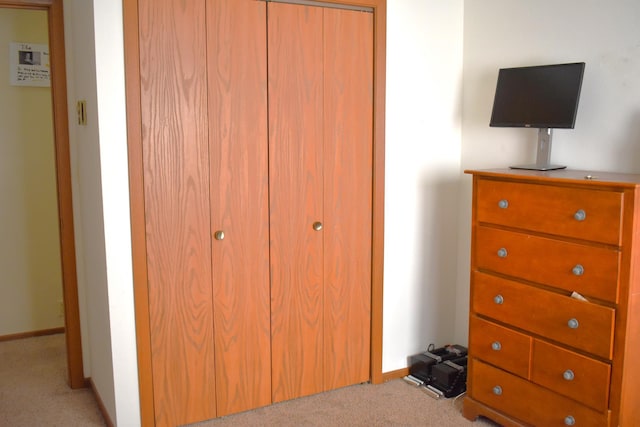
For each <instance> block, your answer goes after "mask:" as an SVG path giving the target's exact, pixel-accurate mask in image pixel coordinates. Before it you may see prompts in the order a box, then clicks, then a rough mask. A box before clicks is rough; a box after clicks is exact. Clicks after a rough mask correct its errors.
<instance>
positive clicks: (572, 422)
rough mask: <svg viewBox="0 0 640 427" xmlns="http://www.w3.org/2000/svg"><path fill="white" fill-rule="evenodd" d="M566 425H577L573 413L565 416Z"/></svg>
mask: <svg viewBox="0 0 640 427" xmlns="http://www.w3.org/2000/svg"><path fill="white" fill-rule="evenodd" d="M564 425H566V426H574V425H576V419H575V418H573V417H572V416H571V415H567V416H566V417H564Z"/></svg>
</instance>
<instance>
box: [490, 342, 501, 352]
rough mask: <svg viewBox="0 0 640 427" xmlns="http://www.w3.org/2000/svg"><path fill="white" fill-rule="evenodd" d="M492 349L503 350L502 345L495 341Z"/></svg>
mask: <svg viewBox="0 0 640 427" xmlns="http://www.w3.org/2000/svg"><path fill="white" fill-rule="evenodd" d="M491 348H492V349H493V350H495V351H500V350H501V349H502V344H500V341H494V342H492V343H491Z"/></svg>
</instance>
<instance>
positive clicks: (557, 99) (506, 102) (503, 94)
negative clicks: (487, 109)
mask: <svg viewBox="0 0 640 427" xmlns="http://www.w3.org/2000/svg"><path fill="white" fill-rule="evenodd" d="M584 67H585V63H584V62H578V63H573V64H554V65H538V66H533V67H518V68H502V69H500V70H499V72H498V82H497V85H496V95H495V98H494V101H493V112H492V113H491V122H490V123H489V125H490V126H495V127H531V128H565V129H573V127H574V125H575V120H576V113H577V112H578V100H579V98H580V88H581V87H582V75H583V74H584Z"/></svg>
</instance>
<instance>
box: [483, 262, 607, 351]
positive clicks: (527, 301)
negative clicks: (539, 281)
mask: <svg viewBox="0 0 640 427" xmlns="http://www.w3.org/2000/svg"><path fill="white" fill-rule="evenodd" d="M472 281H473V283H472V310H473V311H474V312H475V313H478V314H482V315H484V316H486V317H490V318H493V319H496V320H498V321H500V322H504V323H509V324H510V325H513V326H515V327H516V328H520V329H524V330H526V331H530V332H532V333H535V334H537V335H540V336H543V337H547V338H549V339H551V340H553V341H558V342H561V343H565V344H567V345H568V346H571V347H574V348H577V349H581V350H584V351H586V352H589V353H592V354H595V355H598V356H600V357H603V358H606V359H611V357H612V352H613V328H614V317H615V314H614V313H615V311H614V310H613V309H612V308H609V307H604V306H601V305H597V304H592V303H590V302H585V301H579V300H577V299H574V298H571V297H568V296H564V295H560V294H556V293H554V292H550V291H546V290H543V289H539V288H536V287H533V286H529V285H525V284H522V283H519V282H514V281H511V280H507V279H503V278H500V277H497V276H492V275H490V274H486V273H480V272H477V271H475V272H473V277H472Z"/></svg>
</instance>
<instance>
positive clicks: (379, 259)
mask: <svg viewBox="0 0 640 427" xmlns="http://www.w3.org/2000/svg"><path fill="white" fill-rule="evenodd" d="M262 1H265V0H262ZM267 1H268V0H267ZM309 3H313V2H309ZM317 3H318V4H324V6H327V5H328V4H336V5H346V6H357V7H366V8H370V9H371V10H372V13H373V15H374V29H373V32H374V64H373V73H374V75H373V79H374V83H373V85H374V86H373V92H374V93H373V97H374V100H373V103H374V106H373V115H374V117H373V171H372V172H373V188H372V202H373V203H372V242H371V249H372V252H371V266H372V267H371V352H370V370H371V371H370V377H371V382H372V383H373V384H380V383H382V382H383V381H384V380H385V378H384V376H383V372H382V308H383V307H382V304H383V267H384V170H385V169H384V168H385V156H384V154H385V87H386V31H387V30H386V22H387V0H322V1H319V2H317ZM138 18H139V17H138V0H123V24H124V53H125V55H124V59H125V61H124V62H125V86H126V109H127V134H128V136H127V138H128V155H129V191H130V194H129V197H130V206H131V244H132V255H133V286H134V307H135V323H136V343H137V350H138V382H139V393H140V419H141V422H142V425H144V426H146V425H154V424H155V413H154V407H153V374H152V367H151V340H150V324H149V301H148V295H149V288H148V282H147V279H148V276H147V274H148V271H147V257H146V243H145V239H146V237H145V211H144V181H143V173H144V171H143V157H142V154H143V153H142V126H141V124H142V114H141V107H140V99H141V87H140V86H141V82H140V61H139V59H140V46H139V40H138V34H139V33H138V31H139V26H138Z"/></svg>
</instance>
